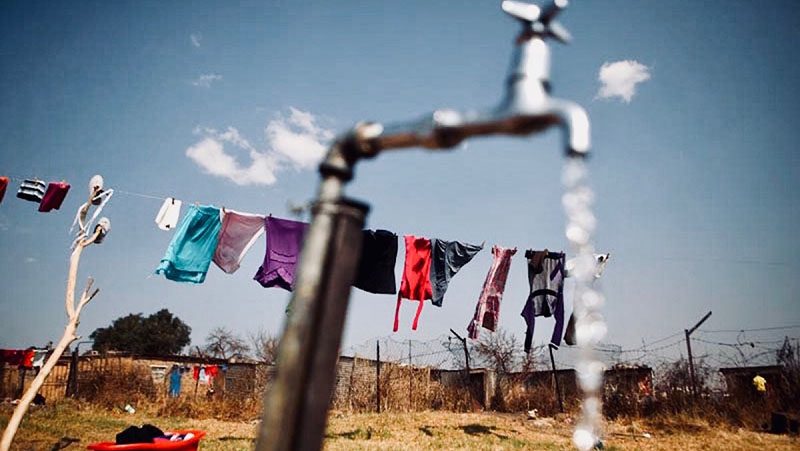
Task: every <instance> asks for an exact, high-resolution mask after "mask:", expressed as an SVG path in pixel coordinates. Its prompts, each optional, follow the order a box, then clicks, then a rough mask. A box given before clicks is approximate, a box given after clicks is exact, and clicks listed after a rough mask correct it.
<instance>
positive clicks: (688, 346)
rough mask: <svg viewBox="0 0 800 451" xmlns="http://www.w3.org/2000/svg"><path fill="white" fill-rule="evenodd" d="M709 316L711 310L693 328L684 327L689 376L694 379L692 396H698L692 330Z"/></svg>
mask: <svg viewBox="0 0 800 451" xmlns="http://www.w3.org/2000/svg"><path fill="white" fill-rule="evenodd" d="M709 316H711V312H710V311H709V312H708V313H706V316H704V317H703V318H702V319H701V320H700V321H698V322H697V324H695V325H694V327H692V328H691V329H684V330H683V331H684V332H685V333H686V350H687V351H688V352H689V377H690V378H691V381H692V396H697V379H696V378H695V375H694V361H693V360H692V340H691V335H692V332H694V331H695V330H697V328H698V327H700V325H701V324H703V323H704V322H706V320H707V319H708V317H709Z"/></svg>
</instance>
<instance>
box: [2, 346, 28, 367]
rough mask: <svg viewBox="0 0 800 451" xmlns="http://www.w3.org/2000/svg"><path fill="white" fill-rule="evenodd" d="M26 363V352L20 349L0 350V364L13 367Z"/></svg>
mask: <svg viewBox="0 0 800 451" xmlns="http://www.w3.org/2000/svg"><path fill="white" fill-rule="evenodd" d="M24 361H25V351H23V350H20V349H0V364H2V363H7V364H9V365H11V366H17V365H22V363H23V362H24Z"/></svg>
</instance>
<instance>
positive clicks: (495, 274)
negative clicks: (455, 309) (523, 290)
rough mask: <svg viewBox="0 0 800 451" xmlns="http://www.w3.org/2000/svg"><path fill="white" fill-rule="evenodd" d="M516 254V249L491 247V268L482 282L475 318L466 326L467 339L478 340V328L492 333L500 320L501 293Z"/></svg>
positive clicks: (504, 287)
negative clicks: (512, 258)
mask: <svg viewBox="0 0 800 451" xmlns="http://www.w3.org/2000/svg"><path fill="white" fill-rule="evenodd" d="M516 253H517V248H516V247H515V248H507V247H500V246H496V245H495V246H493V247H492V255H493V256H494V259H493V260H492V266H491V267H490V268H489V273H488V274H486V280H485V281H484V282H483V290H481V295H480V297H479V298H478V304H477V305H476V306H475V316H474V317H473V318H472V321H470V323H469V326H467V331H468V332H469V338H471V339H473V340H477V339H478V334H479V332H480V328H481V327H484V328H486V329H489V330H491V331H492V332H494V331H495V330H496V329H497V323H498V321H499V320H500V301H501V300H502V299H503V292H504V291H505V289H506V280H507V279H508V270H509V269H510V268H511V257H512V256H513V255H514V254H516Z"/></svg>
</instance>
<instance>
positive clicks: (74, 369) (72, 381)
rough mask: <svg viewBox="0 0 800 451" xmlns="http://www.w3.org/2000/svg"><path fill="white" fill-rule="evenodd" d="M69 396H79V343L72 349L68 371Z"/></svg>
mask: <svg viewBox="0 0 800 451" xmlns="http://www.w3.org/2000/svg"><path fill="white" fill-rule="evenodd" d="M67 397H72V398H77V397H78V345H76V346H75V349H74V350H73V351H72V360H71V361H70V364H69V373H67Z"/></svg>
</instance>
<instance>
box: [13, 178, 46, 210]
mask: <svg viewBox="0 0 800 451" xmlns="http://www.w3.org/2000/svg"><path fill="white" fill-rule="evenodd" d="M46 187H47V185H45V183H44V182H43V181H41V180H39V179H25V180H23V181H22V183H21V184H20V185H19V190H17V197H18V198H20V199H22V200H28V201H31V202H36V203H37V204H38V203H39V202H41V201H42V198H43V197H44V190H45V188H46Z"/></svg>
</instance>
